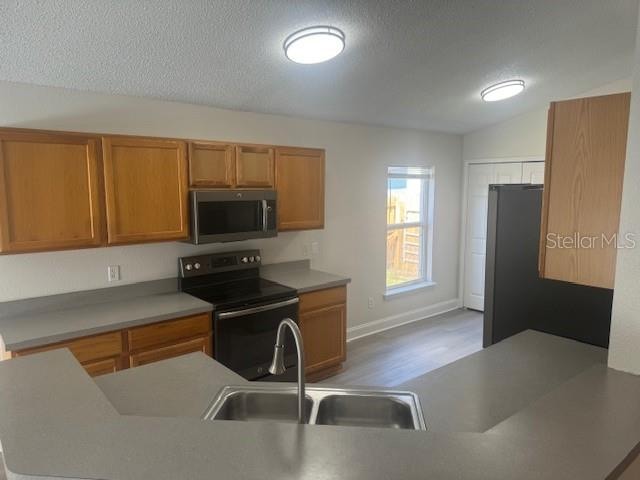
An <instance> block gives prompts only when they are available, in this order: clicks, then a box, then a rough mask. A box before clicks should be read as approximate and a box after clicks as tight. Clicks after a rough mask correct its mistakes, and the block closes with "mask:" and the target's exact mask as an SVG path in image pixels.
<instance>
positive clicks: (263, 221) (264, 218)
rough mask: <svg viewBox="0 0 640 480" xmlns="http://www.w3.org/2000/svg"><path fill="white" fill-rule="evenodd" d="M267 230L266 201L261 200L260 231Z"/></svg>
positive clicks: (267, 214) (267, 213)
mask: <svg viewBox="0 0 640 480" xmlns="http://www.w3.org/2000/svg"><path fill="white" fill-rule="evenodd" d="M268 229H269V212H268V205H267V201H266V200H262V231H263V232H266V231H267V230H268Z"/></svg>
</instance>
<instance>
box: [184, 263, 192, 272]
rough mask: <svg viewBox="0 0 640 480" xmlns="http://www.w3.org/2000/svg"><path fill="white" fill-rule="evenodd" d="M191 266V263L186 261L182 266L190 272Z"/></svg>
mask: <svg viewBox="0 0 640 480" xmlns="http://www.w3.org/2000/svg"><path fill="white" fill-rule="evenodd" d="M192 268H193V265H191V264H190V263H187V264H186V265H185V266H184V269H185V270H186V271H187V272H190V271H191V269H192Z"/></svg>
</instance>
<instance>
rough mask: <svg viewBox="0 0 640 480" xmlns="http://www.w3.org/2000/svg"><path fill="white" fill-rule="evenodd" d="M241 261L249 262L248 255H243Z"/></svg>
mask: <svg viewBox="0 0 640 480" xmlns="http://www.w3.org/2000/svg"><path fill="white" fill-rule="evenodd" d="M240 261H241V262H242V263H249V258H247V257H242V258H241V259H240Z"/></svg>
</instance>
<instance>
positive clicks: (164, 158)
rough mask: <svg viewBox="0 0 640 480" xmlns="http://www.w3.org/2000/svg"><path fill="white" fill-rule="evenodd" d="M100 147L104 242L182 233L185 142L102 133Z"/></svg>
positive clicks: (165, 237) (174, 237) (184, 228)
mask: <svg viewBox="0 0 640 480" xmlns="http://www.w3.org/2000/svg"><path fill="white" fill-rule="evenodd" d="M103 150H104V173H105V191H106V196H107V224H108V230H109V243H110V244H120V243H136V242H150V241H161V240H179V239H185V238H187V236H188V213H187V211H188V207H187V203H188V202H187V194H188V189H187V156H186V145H185V143H184V142H182V141H177V140H160V139H143V138H132V137H105V138H104V139H103Z"/></svg>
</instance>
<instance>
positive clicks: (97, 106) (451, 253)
mask: <svg viewBox="0 0 640 480" xmlns="http://www.w3.org/2000/svg"><path fill="white" fill-rule="evenodd" d="M0 105H1V108H0V125H2V126H12V127H25V128H44V129H54V130H75V131H93V132H105V133H109V132H111V133H126V134H137V135H154V136H173V137H188V138H203V139H212V140H229V141H240V142H242V141H244V142H255V143H273V144H282V145H298V146H308V147H321V148H325V149H326V155H327V165H326V169H327V171H326V228H325V229H324V230H322V231H311V232H302V233H284V234H281V235H279V236H278V237H277V238H275V239H266V240H258V241H252V242H242V243H234V244H227V245H223V246H201V247H195V246H192V245H187V244H181V243H160V244H149V245H139V246H129V247H110V248H99V249H89V250H76V251H69V252H50V253H38V254H25V255H11V256H1V257H0V301H5V300H11V299H18V298H27V297H33V296H40V295H49V294H55V293H61V292H68V291H75V290H84V289H93V288H101V287H107V286H109V284H108V283H107V280H106V267H107V265H113V264H119V265H121V266H122V267H121V270H122V281H121V282H118V283H117V285H122V284H125V283H133V282H139V281H145V280H151V279H157V278H165V277H172V276H175V275H176V262H177V261H176V259H177V257H179V256H183V255H189V254H193V253H195V252H202V251H218V250H236V249H241V248H245V247H248V246H250V247H254V246H255V247H259V248H261V249H262V250H263V257H264V261H265V263H273V262H278V261H285V260H296V259H300V258H303V246H304V245H305V244H306V245H308V244H309V243H310V242H311V241H318V242H319V243H320V254H319V255H318V256H317V257H316V258H313V259H312V262H313V266H314V267H315V268H318V269H322V270H327V271H329V272H335V273H338V274H343V275H348V276H349V277H351V278H352V280H353V281H352V284H351V285H350V286H349V324H350V325H351V326H353V325H359V324H363V323H366V322H371V321H374V320H379V319H383V318H386V317H389V316H395V315H400V316H401V317H402V318H403V319H407V317H406V315H405V314H406V312H411V311H413V310H417V311H416V312H413V313H410V314H409V317H411V316H413V317H416V316H420V315H424V314H425V313H429V312H431V311H432V310H433V308H431V307H430V306H433V305H436V307H434V308H435V309H436V310H437V309H439V308H440V307H442V306H443V305H441V303H442V302H449V301H451V300H455V299H456V298H457V296H458V292H457V267H458V241H459V240H458V239H459V225H460V198H461V186H460V183H461V182H460V179H461V171H462V138H461V136H458V135H448V134H442V133H428V132H420V131H414V130H399V129H390V128H377V127H368V126H360V125H353V124H344V123H334V122H321V121H312V120H303V119H298V118H290V117H283V116H270V115H262V114H253V113H244V112H233V111H228V110H220V109H214V108H208V107H201V106H195V105H188V104H179V103H172V102H164V101H158V100H150V99H142V98H132V97H123V96H113V95H99V94H92V93H83V92H75V91H68V90H63V89H55V88H48V87H35V86H28V85H21V84H13V83H2V82H0ZM389 164H410V165H426V166H435V175H436V199H435V235H434V251H433V258H434V266H433V272H434V275H433V277H434V280H435V281H436V282H437V286H435V287H433V288H431V289H429V290H426V291H422V292H420V293H415V294H411V295H406V296H403V297H402V298H399V299H395V300H390V301H383V300H382V293H383V291H384V282H385V202H386V190H385V189H386V179H385V175H386V166H387V165H389ZM370 296H371V297H374V299H375V308H374V309H372V310H369V309H367V299H368V297H370ZM447 305H448V304H447Z"/></svg>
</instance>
